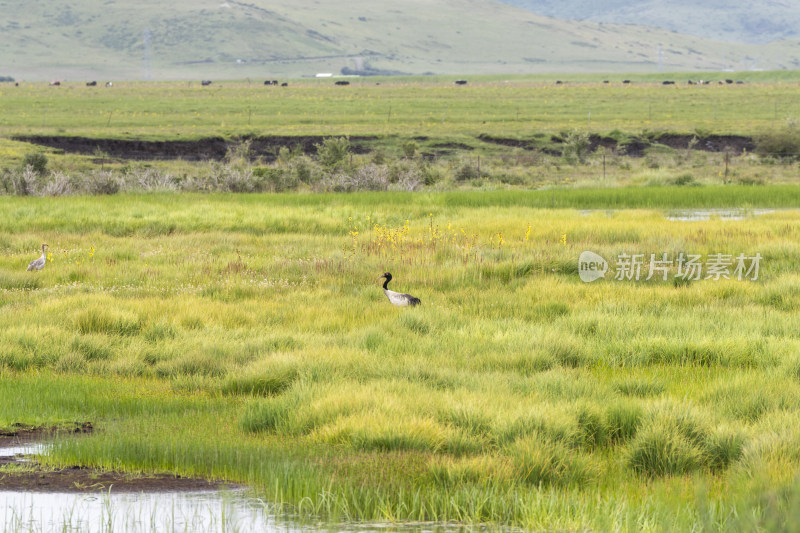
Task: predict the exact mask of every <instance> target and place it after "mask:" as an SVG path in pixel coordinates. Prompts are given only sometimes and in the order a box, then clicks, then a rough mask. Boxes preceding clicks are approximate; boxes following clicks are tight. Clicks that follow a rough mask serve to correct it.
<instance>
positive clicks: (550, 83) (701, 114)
mask: <svg viewBox="0 0 800 533" xmlns="http://www.w3.org/2000/svg"><path fill="white" fill-rule="evenodd" d="M625 77H626V78H629V79H631V80H632V81H633V83H632V84H623V83H622V81H623V79H622V78H623V77H622V76H620V75H617V76H615V77H613V78H608V79H609V81H611V83H608V84H605V83H602V81H603V80H604V78H603V77H601V76H588V75H584V76H580V75H572V76H569V75H567V76H565V77H561V78H560V79H561V80H563V81H565V82H567V83H562V84H558V85H557V84H555V81H556V78H555V77H553V76H503V77H501V76H474V77H469V78H468V79H469V80H471V83H469V84H468V85H466V86H463V87H460V86H455V85H453V80H454V79H457V78H455V77H417V78H352V79H351V80H350V81H351V85H349V86H346V87H338V86H334V85H333V81H332V80H330V79H327V80H315V79H304V80H289V86H288V87H273V86H270V87H265V86H263V85H262V84H261V82H262V80H253V81H252V83H251V82H250V81H249V80H240V81H219V82H216V83H215V84H212V85H211V86H209V87H201V86H200V85H199V83H198V82H193V83H191V82H173V83H167V82H163V83H152V82H151V83H135V82H121V83H118V84H116V85H115V86H114V87H109V88H105V87H85V86H84V85H83V84H82V83H67V84H64V85H62V86H61V87H48V86H47V85H46V84H41V83H38V84H36V83H22V84H20V86H19V87H14V86H13V85H12V84H4V85H0V135H3V136H11V135H81V136H88V137H112V138H136V139H173V138H199V137H203V136H218V135H222V136H224V137H232V136H237V135H243V134H255V135H392V136H399V137H412V136H429V137H433V138H445V137H461V138H465V139H471V138H474V137H476V136H478V135H480V134H482V133H484V134H489V135H495V136H512V137H526V136H530V135H533V134H536V133H559V132H562V131H568V130H571V129H575V128H578V129H581V130H589V131H596V132H598V133H608V132H611V131H613V130H620V131H622V132H626V133H639V132H641V131H642V130H653V131H658V130H667V131H672V132H683V133H691V132H694V131H696V130H698V131H703V132H709V133H726V134H743V135H753V134H757V133H759V132H762V131H764V130H768V129H770V128H773V127H775V126H776V125H780V124H782V123H783V121H785V120H786V119H787V118H791V117H794V116H796V115H797V114H798V112H800V109H799V108H798V104H797V99H796V97H795V96H796V91H797V83H798V77H797V76H796V74H795V73H794V72H788V73H785V72H775V73H759V72H747V73H701V72H697V73H691V74H686V73H683V74H668V73H667V74H664V73H662V74H658V75H631V76H625ZM725 78H735V79H736V80H744V81H746V82H747V83H745V84H744V85H735V84H734V85H729V84H723V85H718V84H717V82H718V81H720V80H723V79H725ZM670 79H671V80H674V81H676V85H672V86H662V85H661V81H662V80H670ZM688 79H694V80H695V81H698V80H700V79H706V80H713V82H714V83H713V84H711V85H704V86H698V85H691V86H690V85H687V84H686V81H687V80H688Z"/></svg>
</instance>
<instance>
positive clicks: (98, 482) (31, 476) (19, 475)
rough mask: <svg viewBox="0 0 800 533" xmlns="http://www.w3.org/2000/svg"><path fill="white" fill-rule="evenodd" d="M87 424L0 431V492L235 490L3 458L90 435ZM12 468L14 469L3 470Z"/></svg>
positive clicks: (30, 459) (223, 485) (185, 479)
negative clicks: (19, 450) (39, 445)
mask: <svg viewBox="0 0 800 533" xmlns="http://www.w3.org/2000/svg"><path fill="white" fill-rule="evenodd" d="M93 430H94V428H93V427H92V424H91V423H90V422H81V423H75V425H74V427H71V428H63V427H62V428H31V427H26V426H22V425H19V424H17V425H15V426H13V427H12V428H11V429H9V430H6V431H0V491H12V490H13V491H36V492H97V491H101V490H105V491H108V490H109V489H110V488H113V490H114V492H142V491H146V492H166V491H170V492H174V491H198V490H217V489H223V488H228V489H230V488H235V486H233V485H231V484H229V483H222V482H215V481H208V480H205V479H197V478H188V477H181V476H179V475H170V474H153V475H150V474H131V473H125V472H117V471H113V470H102V469H98V468H88V467H85V466H78V465H74V466H67V467H63V468H57V467H50V466H46V465H41V464H39V463H37V462H36V458H35V456H28V455H20V454H14V455H6V454H4V453H3V451H4V449H5V450H8V449H10V448H14V447H19V446H23V447H24V446H26V445H31V444H35V443H41V442H45V443H46V442H49V441H52V440H53V439H54V438H57V436H58V435H61V436H65V435H67V434H81V433H84V434H85V433H91V432H92V431H93ZM8 466H13V468H3V467H8Z"/></svg>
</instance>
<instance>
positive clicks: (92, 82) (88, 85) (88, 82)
mask: <svg viewBox="0 0 800 533" xmlns="http://www.w3.org/2000/svg"><path fill="white" fill-rule="evenodd" d="M86 86H87V87H97V82H96V81H87V82H86Z"/></svg>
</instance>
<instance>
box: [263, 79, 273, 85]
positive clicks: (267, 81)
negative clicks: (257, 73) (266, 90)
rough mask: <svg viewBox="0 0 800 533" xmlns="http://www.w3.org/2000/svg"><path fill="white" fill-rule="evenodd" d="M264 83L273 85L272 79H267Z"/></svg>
mask: <svg viewBox="0 0 800 533" xmlns="http://www.w3.org/2000/svg"><path fill="white" fill-rule="evenodd" d="M264 85H272V81H270V80H266V81H265V82H264Z"/></svg>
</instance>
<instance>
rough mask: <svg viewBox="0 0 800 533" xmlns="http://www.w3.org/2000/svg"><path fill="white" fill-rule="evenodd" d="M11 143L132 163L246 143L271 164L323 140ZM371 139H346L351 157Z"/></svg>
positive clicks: (212, 154)
mask: <svg viewBox="0 0 800 533" xmlns="http://www.w3.org/2000/svg"><path fill="white" fill-rule="evenodd" d="M13 139H14V140H15V141H22V142H27V143H31V144H38V145H40V146H47V147H49V148H55V149H58V150H63V151H64V152H66V153H70V154H83V155H92V154H96V153H97V152H98V151H100V152H103V153H104V154H106V155H107V156H109V157H113V158H119V159H132V160H167V159H184V160H187V161H204V160H221V159H223V158H224V157H225V154H226V153H228V150H229V149H230V148H233V147H235V146H237V145H239V144H240V143H241V142H242V141H244V140H248V141H250V152H251V155H252V157H253V158H254V159H255V158H262V159H264V160H266V161H270V162H271V161H274V160H275V158H276V156H277V154H278V151H279V150H280V149H281V148H282V147H287V148H289V149H292V150H298V149H299V150H300V151H302V152H303V153H306V154H314V153H316V152H317V148H316V145H317V144H320V143H322V141H323V140H325V139H326V137H323V136H313V135H312V136H298V137H293V136H266V137H247V138H239V139H223V138H222V137H208V138H206V139H198V140H196V141H142V140H135V139H100V138H90V137H61V136H42V135H34V136H19V137H13ZM375 139H377V137H374V136H361V137H350V146H351V150H352V152H353V153H356V154H360V153H368V152H369V149H368V148H367V147H365V146H364V144H363V143H365V142H367V141H371V140H375Z"/></svg>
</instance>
